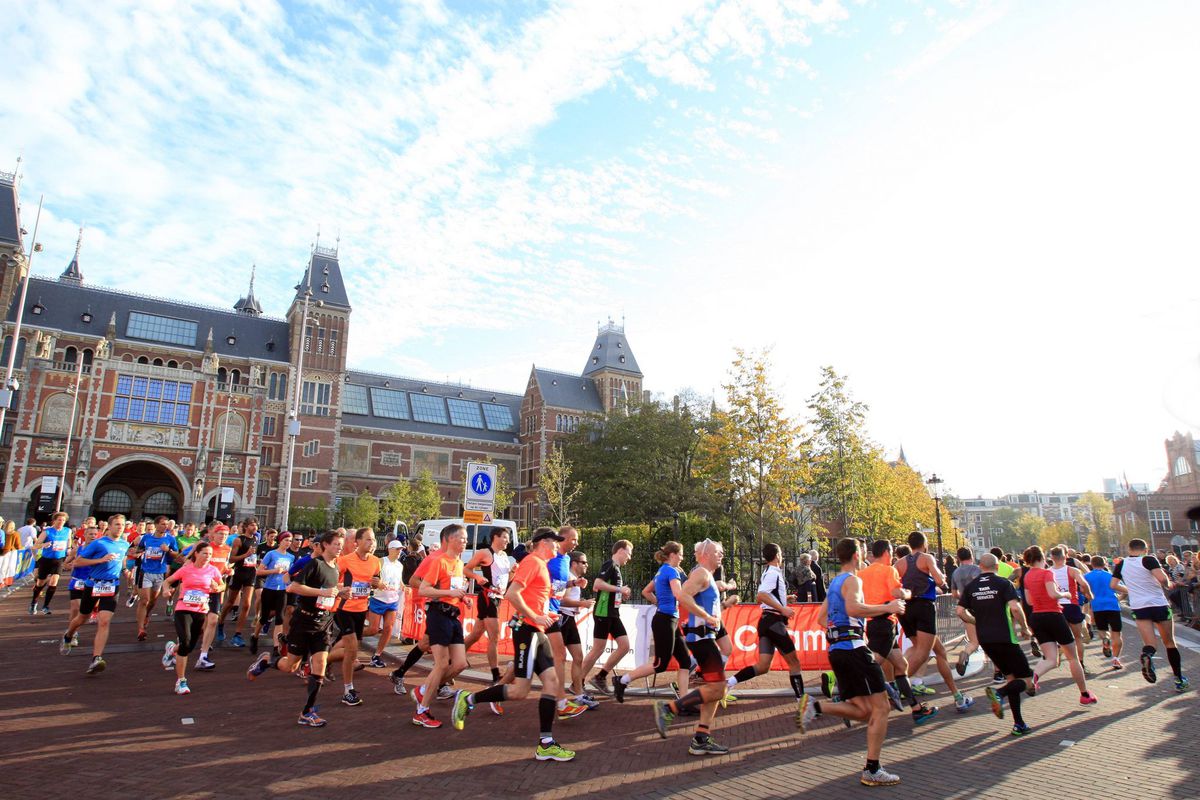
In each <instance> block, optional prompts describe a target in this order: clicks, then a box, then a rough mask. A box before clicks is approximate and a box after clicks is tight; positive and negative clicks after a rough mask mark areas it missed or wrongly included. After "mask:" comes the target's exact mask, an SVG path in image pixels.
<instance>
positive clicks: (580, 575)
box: [558, 534, 615, 719]
mask: <svg viewBox="0 0 1200 800" xmlns="http://www.w3.org/2000/svg"><path fill="white" fill-rule="evenodd" d="M560 535H561V534H560ZM570 559H571V563H570V570H571V572H570V577H569V579H568V581H567V591H566V594H564V595H563V598H562V600H560V601H559V604H558V610H559V612H560V613H562V625H561V630H562V638H563V645H565V646H566V648H567V652H568V653H570V655H571V683H570V685H569V686H568V687H567V689H568V690H569V691H568V693H569V694H570V702H571V703H572V704H573V705H574V706H575V707H579V708H588V709H596V708H599V707H600V704H599V703H598V702H596V698H594V697H592V696H591V695H590V694H588V693H587V692H586V691H584V685H583V640H582V639H581V638H580V636H579V628H578V624H577V620H576V618H577V616H578V614H579V612H580V611H590V610H591V609H592V608H593V607H594V606H595V605H596V601H595V600H584V599H583V587H584V586H587V578H586V577H585V575H586V574H587V568H588V560H587V554H585V553H583V552H582V551H579V550H574V551H572V553H571V555H570ZM614 685H615V681H614ZM562 718H563V716H562V711H561V710H560V711H559V719H562Z"/></svg>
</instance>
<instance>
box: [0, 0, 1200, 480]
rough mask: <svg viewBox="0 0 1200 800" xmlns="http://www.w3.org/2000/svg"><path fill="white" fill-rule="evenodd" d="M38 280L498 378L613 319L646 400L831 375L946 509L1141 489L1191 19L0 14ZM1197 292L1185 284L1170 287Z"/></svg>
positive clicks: (382, 12)
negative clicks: (128, 293) (948, 497)
mask: <svg viewBox="0 0 1200 800" xmlns="http://www.w3.org/2000/svg"><path fill="white" fill-rule="evenodd" d="M0 19H4V20H6V25H5V27H6V28H7V30H8V35H6V37H5V44H6V51H7V58H6V68H5V69H4V70H2V71H0V97H4V98H5V99H6V102H5V103H3V104H2V106H0V169H3V170H8V169H12V166H11V165H12V164H15V163H16V159H17V157H18V156H20V157H21V159H22V161H21V163H20V171H21V173H22V175H23V176H24V177H23V179H22V184H21V194H22V202H23V209H22V210H23V214H24V217H23V221H24V223H25V227H26V228H28V229H32V222H33V214H34V211H35V209H36V206H37V199H38V197H39V196H40V195H43V194H44V195H45V210H44V211H43V214H42V218H41V228H40V231H39V234H38V240H39V241H40V242H41V243H42V244H43V248H44V249H43V251H42V252H41V253H38V254H37V256H36V257H35V260H34V272H35V273H38V274H47V275H53V274H57V273H58V272H61V270H62V268H63V267H65V266H66V264H67V263H68V262H69V261H70V258H71V255H72V252H73V248H74V246H75V241H76V233H77V230H78V228H79V227H80V226H81V225H82V226H84V228H85V232H84V238H83V249H82V255H81V265H82V269H83V272H84V275H85V277H86V280H87V282H88V283H92V284H97V285H106V286H111V287H115V288H123V289H128V290H132V291H139V292H143V293H148V294H153V295H159V296H171V297H176V298H178V297H184V298H188V299H190V300H192V301H194V302H197V303H204V304H210V305H216V306H221V307H228V306H231V305H232V304H233V303H234V302H235V301H236V300H237V299H238V297H239V296H240V295H241V294H242V293H244V290H245V286H246V284H247V282H248V280H249V275H250V270H251V265H254V266H255V268H256V271H257V281H256V294H257V296H258V298H259V299H260V301H261V302H262V303H263V305H264V306H265V309H266V312H267V313H268V314H271V315H275V316H282V315H283V314H284V313H285V312H286V310H287V306H288V304H289V303H290V301H291V297H292V295H293V288H292V287H293V286H294V285H295V284H296V283H297V282H298V280H299V279H300V277H301V275H302V272H303V268H304V264H305V262H306V259H307V256H308V253H309V251H310V247H311V245H312V244H313V243H314V242H315V241H317V237H318V236H319V237H320V238H319V240H320V242H321V244H322V245H326V246H333V245H335V244H336V246H337V247H338V248H339V254H340V262H341V265H342V271H343V274H344V277H345V279H346V282H347V288H348V291H349V294H350V298H351V302H352V303H353V316H352V328H351V334H350V349H349V359H350V363H351V364H352V365H353V366H355V367H357V368H362V369H370V370H374V371H381V372H386V373H392V374H400V375H411V376H420V377H425V378H429V379H438V380H444V379H449V380H451V381H461V382H464V383H470V384H471V385H475V386H485V387H491V388H496V389H503V390H507V391H513V392H521V391H523V388H524V384H525V381H526V379H527V377H528V374H529V369H530V365H531V364H534V363H536V364H537V365H538V366H542V367H549V368H553V369H562V370H566V371H573V372H578V371H580V370H581V369H582V368H583V366H584V363H585V360H586V358H587V355H588V351H589V349H590V346H591V344H592V340H593V338H594V336H595V332H596V331H595V326H596V325H597V323H598V322H600V321H607V320H608V319H610V318H611V319H613V320H615V321H617V322H621V321H623V322H624V324H625V326H626V334H627V337H628V339H629V343H630V347H631V349H632V350H633V352H634V353H635V354H636V356H637V360H638V362H639V364H640V366H641V368H642V370H643V372H644V373H645V376H646V377H645V385H646V387H647V388H648V389H650V390H651V391H653V392H655V393H658V394H661V395H662V396H663V397H665V398H669V397H670V396H671V395H673V394H675V393H677V392H679V391H681V390H684V389H690V390H693V391H697V392H700V393H702V394H715V395H717V396H718V397H719V396H720V395H721V394H722V389H721V386H722V384H723V382H725V381H726V380H727V376H728V369H729V366H730V363H731V361H732V359H733V356H734V348H737V347H741V348H746V349H751V350H769V353H770V358H771V362H772V375H773V377H774V380H775V382H776V384H777V386H778V388H779V391H780V392H781V394H782V395H783V397H784V399H785V402H786V405H787V407H788V408H789V410H790V411H791V412H792V413H794V414H795V415H796V416H798V417H803V416H804V415H805V414H806V408H805V402H806V400H807V398H808V397H809V396H810V395H811V394H813V392H815V391H816V388H817V382H818V380H819V370H820V368H821V367H822V366H823V365H832V366H833V367H834V368H835V369H837V370H838V371H839V372H840V373H843V374H846V375H847V376H848V378H849V384H850V388H851V390H852V391H853V393H854V395H855V397H856V398H857V399H859V400H861V401H863V402H865V403H866V404H868V406H869V407H870V414H869V418H868V426H869V431H870V434H871V436H872V437H873V439H874V440H875V441H876V442H878V443H879V444H880V445H881V446H882V447H883V448H884V449H885V450H886V451H887V452H888V453H889V454H894V453H895V452H896V450H897V449H898V448H899V446H900V445H901V444H902V445H903V446H904V449H905V452H906V454H907V456H908V458H909V461H910V462H911V463H912V464H913V465H914V466H915V467H917V468H918V469H920V470H923V471H925V472H934V471H936V472H937V473H938V474H939V475H941V476H942V477H943V478H944V479H945V480H946V487H947V488H948V489H949V490H951V491H954V492H956V493H958V494H960V495H963V496H976V495H984V496H989V495H998V494H1004V493H1009V492H1017V491H1029V490H1038V491H1043V492H1066V491H1081V490H1085V489H1100V488H1101V481H1102V479H1103V478H1105V477H1122V476H1128V479H1129V480H1130V481H1131V482H1134V483H1137V482H1149V483H1151V484H1152V485H1154V484H1157V482H1158V481H1159V480H1160V479H1161V478H1162V477H1163V475H1164V474H1165V471H1166V457H1165V453H1164V451H1163V440H1164V439H1166V438H1168V437H1169V436H1170V435H1171V434H1172V433H1173V432H1174V431H1176V430H1179V431H1191V432H1192V433H1193V434H1197V435H1200V335H1198V334H1200V314H1198V313H1197V310H1198V309H1200V282H1198V281H1197V280H1196V277H1195V276H1196V274H1197V267H1198V258H1197V248H1198V246H1200V245H1198V241H1197V237H1196V235H1195V230H1196V219H1197V212H1198V211H1200V208H1198V205H1200V200H1198V197H1200V195H1198V194H1197V192H1196V189H1195V187H1196V186H1198V185H1200V155H1198V150H1197V142H1200V104H1197V103H1196V102H1195V99H1194V95H1195V85H1194V76H1195V75H1197V74H1200V48H1197V47H1195V42H1196V41H1197V40H1200V4H1197V3H1193V2H1187V0H1179V1H1178V2H1169V1H1167V0H1164V1H1163V2H1154V3H1143V4H1135V5H1131V4H1129V3H1117V2H1104V0H1097V1H1096V2H1086V3H1084V2H1064V1H1062V0H1059V1H1055V0H1049V1H1048V2H1040V3H1023V2H996V1H991V2H989V1H988V0H984V1H983V2H978V3H973V2H966V0H962V1H961V2H960V1H956V0H947V1H946V2H933V1H931V2H912V1H910V0H893V1H892V2H855V1H851V0H843V2H816V0H812V1H809V0H741V1H740V2H728V3H727V2H700V0H692V1H684V0H678V1H671V0H656V2H654V3H646V2H613V1H612V0H607V1H606V2H562V3H557V2H541V3H532V2H530V3H501V2H492V1H490V0H475V1H474V2H438V1H437V0H424V1H423V2H412V3H384V2H344V1H343V0H313V2H307V3H275V2H268V0H256V1H255V2H252V3H237V2H233V1H232V0H226V1H224V2H210V3H192V4H184V3H178V4H169V3H164V4H144V3H125V2H116V1H114V2H106V3H91V2H54V1H53V0H43V1H42V2H38V3H28V2H18V1H17V0H0ZM1189 276H1190V277H1189Z"/></svg>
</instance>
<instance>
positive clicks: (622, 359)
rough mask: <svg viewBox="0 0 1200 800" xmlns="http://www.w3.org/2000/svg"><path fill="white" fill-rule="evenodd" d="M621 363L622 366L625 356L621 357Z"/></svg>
mask: <svg viewBox="0 0 1200 800" xmlns="http://www.w3.org/2000/svg"><path fill="white" fill-rule="evenodd" d="M621 363H622V364H624V363H625V356H621Z"/></svg>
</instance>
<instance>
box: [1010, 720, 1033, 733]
mask: <svg viewBox="0 0 1200 800" xmlns="http://www.w3.org/2000/svg"><path fill="white" fill-rule="evenodd" d="M1030 733H1033V728H1031V727H1029V726H1028V725H1026V724H1025V723H1024V722H1022V723H1021V724H1019V725H1013V729H1012V735H1013V736H1026V735H1028V734H1030Z"/></svg>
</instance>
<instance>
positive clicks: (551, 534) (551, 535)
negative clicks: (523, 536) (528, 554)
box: [530, 530, 566, 544]
mask: <svg viewBox="0 0 1200 800" xmlns="http://www.w3.org/2000/svg"><path fill="white" fill-rule="evenodd" d="M546 539H553V540H554V541H556V542H565V541H566V538H564V537H562V536H559V535H558V532H557V531H551V530H547V531H542V532H541V533H539V534H538V535H537V536H534V537H533V539H531V540H530V543H531V544H537V543H538V542H541V541H544V540H546Z"/></svg>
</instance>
